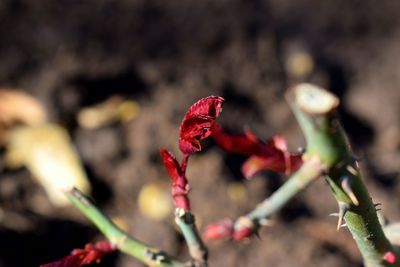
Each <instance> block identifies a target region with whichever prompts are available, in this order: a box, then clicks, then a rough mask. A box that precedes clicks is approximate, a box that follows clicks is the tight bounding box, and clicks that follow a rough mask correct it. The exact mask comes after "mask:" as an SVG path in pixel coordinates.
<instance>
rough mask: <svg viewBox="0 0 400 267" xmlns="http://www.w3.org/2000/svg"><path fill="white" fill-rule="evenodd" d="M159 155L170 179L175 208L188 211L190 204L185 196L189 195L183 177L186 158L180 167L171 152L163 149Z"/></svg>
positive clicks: (186, 183) (187, 185)
mask: <svg viewBox="0 0 400 267" xmlns="http://www.w3.org/2000/svg"><path fill="white" fill-rule="evenodd" d="M160 154H161V157H162V158H163V161H164V165H165V168H166V169H167V172H168V174H169V176H170V177H171V181H172V190H171V191H172V198H173V199H174V205H175V207H177V208H182V209H184V210H186V211H189V210H190V202H189V198H188V196H187V195H188V193H189V184H188V181H187V179H186V176H185V169H186V161H187V157H185V158H184V161H183V163H182V166H183V167H182V166H181V165H179V163H178V161H177V160H176V158H175V157H174V155H172V153H171V152H169V151H167V150H165V149H161V150H160Z"/></svg>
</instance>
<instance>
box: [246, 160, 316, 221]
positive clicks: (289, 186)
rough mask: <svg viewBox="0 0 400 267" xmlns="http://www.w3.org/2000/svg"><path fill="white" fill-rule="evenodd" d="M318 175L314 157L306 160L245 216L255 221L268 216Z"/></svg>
mask: <svg viewBox="0 0 400 267" xmlns="http://www.w3.org/2000/svg"><path fill="white" fill-rule="evenodd" d="M320 175H321V171H320V169H319V163H318V161H317V160H316V159H309V160H307V161H306V162H304V164H303V165H302V166H301V168H300V169H299V170H298V171H297V172H296V173H294V174H293V175H292V176H291V177H290V178H289V179H288V180H287V181H286V182H285V183H284V184H283V185H282V186H281V187H280V188H279V189H278V190H276V191H275V192H274V193H273V194H272V195H271V196H270V197H269V198H267V199H265V200H264V201H263V202H261V203H260V204H259V205H258V206H257V207H256V208H255V209H254V210H253V211H251V212H250V213H249V214H247V215H246V216H247V217H248V218H250V219H251V220H252V221H255V222H260V221H262V220H263V219H266V218H268V217H269V216H271V215H272V214H274V213H275V212H277V211H278V210H280V209H281V208H282V207H283V206H284V205H285V204H286V203H287V202H288V201H289V200H291V199H292V198H293V197H294V196H296V195H297V194H298V193H299V192H300V191H302V190H303V189H304V188H306V187H307V186H308V185H309V184H311V183H312V182H313V181H314V180H315V179H316V178H318V177H319V176H320Z"/></svg>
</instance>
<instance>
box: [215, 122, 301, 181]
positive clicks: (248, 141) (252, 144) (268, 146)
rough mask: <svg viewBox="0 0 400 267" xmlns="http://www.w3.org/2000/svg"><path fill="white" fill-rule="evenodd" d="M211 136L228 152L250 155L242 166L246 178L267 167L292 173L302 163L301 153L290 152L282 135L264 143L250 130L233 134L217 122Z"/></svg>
mask: <svg viewBox="0 0 400 267" xmlns="http://www.w3.org/2000/svg"><path fill="white" fill-rule="evenodd" d="M211 137H212V138H213V139H214V140H215V141H216V142H217V143H218V145H219V146H220V147H222V149H224V150H225V151H227V152H230V153H237V154H242V155H245V156H250V158H249V159H248V160H247V161H246V162H245V163H244V164H243V166H242V173H243V175H244V176H245V177H246V178H251V177H252V176H254V175H255V174H256V173H258V172H260V171H262V170H267V169H269V170H273V171H276V172H285V173H286V174H290V173H292V172H293V171H296V170H297V169H298V168H300V166H301V164H302V159H301V155H292V154H290V153H289V151H288V148H287V144H286V141H285V139H284V138H283V137H281V136H274V137H272V138H271V139H270V140H268V142H267V143H264V142H262V141H260V140H259V139H258V138H257V137H256V136H255V135H254V134H253V133H252V132H250V131H248V132H246V133H245V134H243V135H231V134H227V133H225V132H224V131H223V130H222V128H221V127H220V126H219V125H217V124H215V125H214V126H213V129H212V135H211Z"/></svg>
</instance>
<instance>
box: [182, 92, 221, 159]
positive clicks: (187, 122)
mask: <svg viewBox="0 0 400 267" xmlns="http://www.w3.org/2000/svg"><path fill="white" fill-rule="evenodd" d="M223 101H224V99H223V98H222V97H218V96H209V97H205V98H202V99H200V100H199V101H197V102H196V103H194V104H193V105H192V106H191V107H190V108H189V110H188V111H187V112H186V115H185V117H184V118H183V121H182V123H181V126H180V134H179V149H180V150H181V151H182V153H183V154H186V155H189V154H192V153H195V152H198V151H200V150H201V145H200V140H202V139H204V138H207V137H208V136H210V134H211V127H212V126H213V124H214V122H215V120H216V118H217V117H218V116H219V114H220V113H221V111H222V103H223Z"/></svg>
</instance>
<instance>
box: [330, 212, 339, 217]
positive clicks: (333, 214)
mask: <svg viewBox="0 0 400 267" xmlns="http://www.w3.org/2000/svg"><path fill="white" fill-rule="evenodd" d="M329 216H332V217H339V213H337V212H334V213H330V214H329Z"/></svg>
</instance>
